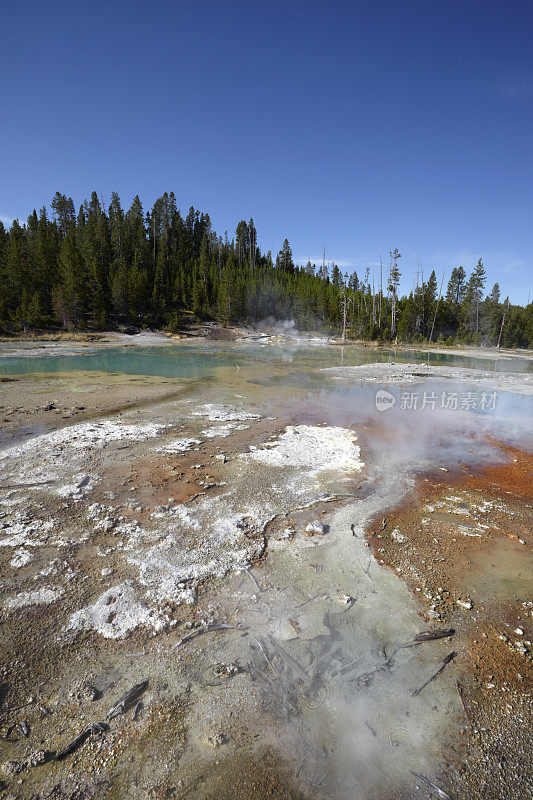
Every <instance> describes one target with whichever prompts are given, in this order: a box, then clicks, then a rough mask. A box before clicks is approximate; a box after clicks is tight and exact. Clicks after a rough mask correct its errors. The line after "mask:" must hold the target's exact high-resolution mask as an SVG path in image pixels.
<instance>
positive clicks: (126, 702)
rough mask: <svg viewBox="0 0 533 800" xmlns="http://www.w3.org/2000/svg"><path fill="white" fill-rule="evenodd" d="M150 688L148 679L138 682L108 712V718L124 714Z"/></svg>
mask: <svg viewBox="0 0 533 800" xmlns="http://www.w3.org/2000/svg"><path fill="white" fill-rule="evenodd" d="M147 688H148V681H147V680H144V681H141V683H136V684H135V686H133V687H132V688H131V689H130V690H129V691H128V692H126V694H123V695H122V697H121V698H120V700H118V701H117V702H116V703H115V705H114V706H113V708H110V709H109V711H108V712H107V719H113V717H118V716H119V714H124V712H125V711H127V710H128V709H129V708H131V707H132V705H133V704H134V703H135V702H136V701H137V700H138V699H139V697H140V695H141V694H142V693H143V692H145V691H146V689H147Z"/></svg>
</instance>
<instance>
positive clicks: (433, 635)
mask: <svg viewBox="0 0 533 800" xmlns="http://www.w3.org/2000/svg"><path fill="white" fill-rule="evenodd" d="M454 633H455V628H437V629H436V630H434V631H421V632H420V633H417V634H416V636H415V638H414V641H415V642H432V641H433V640H434V639H444V638H446V637H448V636H453V635H454Z"/></svg>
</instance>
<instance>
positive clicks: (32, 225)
mask: <svg viewBox="0 0 533 800" xmlns="http://www.w3.org/2000/svg"><path fill="white" fill-rule="evenodd" d="M51 208H52V215H51V216H50V215H49V214H48V213H47V211H46V209H44V208H43V209H41V211H40V212H39V213H37V212H36V211H33V212H32V214H30V216H29V218H28V220H27V222H26V224H25V225H20V223H19V222H18V220H15V221H14V222H13V224H12V225H11V228H10V229H9V231H7V230H6V229H5V227H4V226H3V225H2V223H1V222H0V286H1V290H0V333H16V332H18V331H21V330H23V331H31V330H32V329H37V328H57V327H58V326H62V327H65V328H76V327H85V328H87V327H89V328H104V327H106V326H116V325H124V324H127V325H134V326H138V327H141V326H152V327H166V328H167V329H169V330H175V329H177V328H179V326H180V324H181V321H182V320H183V319H184V318H187V319H190V318H191V312H193V314H194V315H195V316H196V318H198V319H217V320H219V321H221V322H223V323H235V322H256V321H259V320H261V319H264V318H265V317H277V318H278V319H285V318H292V319H294V320H295V322H296V324H297V326H298V327H299V328H301V329H312V328H315V329H316V328H318V329H320V330H322V331H325V332H331V333H339V332H340V331H341V330H342V327H343V324H344V316H345V315H346V320H345V321H346V331H347V335H348V336H350V337H353V338H374V339H378V340H380V341H387V340H388V341H390V340H391V339H398V340H399V341H415V342H416V341H425V340H427V339H428V337H429V336H430V332H431V328H432V325H433V319H435V328H434V332H433V341H441V342H442V341H446V342H447V343H452V342H453V341H454V340H458V339H459V340H460V341H462V342H465V343H472V344H474V343H486V344H491V345H494V344H496V343H497V341H498V336H499V333H500V328H501V323H502V319H504V311H505V312H506V315H505V319H504V327H503V331H502V338H501V344H502V346H504V347H533V306H532V305H529V306H528V307H527V308H520V307H519V306H510V307H509V308H508V309H507V303H506V302H503V303H502V302H500V299H501V298H500V288H499V286H498V285H497V284H496V285H495V286H494V287H493V289H492V292H491V294H490V295H489V296H488V297H486V298H485V299H483V293H484V287H485V270H484V267H483V263H482V261H481V259H480V260H479V262H478V264H477V266H476V267H475V268H474V270H473V272H472V274H471V277H470V278H469V280H468V281H467V279H466V273H465V271H464V269H463V268H462V267H455V268H454V269H453V270H452V273H451V277H450V280H449V283H448V286H447V291H446V295H445V297H442V298H440V299H439V298H438V286H437V277H436V274H435V271H433V272H432V273H431V275H430V277H429V279H428V280H427V282H426V283H424V282H422V284H421V285H418V286H417V288H416V289H415V290H414V291H413V292H412V293H411V294H410V295H409V296H408V297H398V285H399V279H400V271H399V268H398V261H399V259H400V258H401V255H400V253H399V252H398V249H394V250H392V251H391V252H390V259H391V260H390V267H389V278H388V281H387V283H386V287H385V292H384V293H383V294H382V295H381V294H380V293H379V291H378V289H377V287H374V289H375V295H374V297H373V286H372V283H371V281H370V277H369V269H368V268H367V269H366V271H365V277H364V280H362V279H360V278H359V277H358V275H357V272H353V274H352V275H351V276H350V277H349V279H348V275H343V274H342V272H341V271H340V269H339V268H338V267H337V266H336V265H335V264H333V265H332V266H331V268H330V269H328V268H327V267H326V266H323V267H320V268H319V269H317V267H316V266H315V265H314V264H311V263H310V262H308V263H307V265H306V266H305V267H300V266H298V265H295V263H294V260H293V255H292V251H291V247H290V245H289V242H288V240H287V239H285V241H284V243H283V246H282V248H281V250H280V252H279V253H278V255H277V257H276V261H275V264H274V262H273V258H272V253H271V252H270V251H268V253H266V254H263V253H262V252H261V250H260V248H259V247H258V242H257V231H256V228H255V224H254V221H253V219H250V221H249V222H245V221H244V220H241V221H240V222H239V224H238V225H237V229H236V231H235V238H234V239H233V240H232V241H230V240H229V239H228V235H227V233H226V234H225V236H224V237H221V236H217V234H216V233H215V232H214V231H213V230H212V227H211V220H210V218H209V215H208V214H202V213H200V212H199V211H198V210H196V209H195V208H193V207H191V208H190V209H189V211H188V213H187V215H186V217H183V216H182V215H181V213H180V211H179V210H178V208H177V204H176V198H175V196H174V194H173V193H172V192H171V193H170V194H167V193H166V192H165V194H164V195H163V196H162V197H160V198H158V199H157V200H156V202H155V203H154V206H153V208H152V209H151V210H150V211H149V212H148V213H146V214H145V212H144V210H143V207H142V204H141V201H140V199H139V197H138V196H137V197H135V198H134V200H133V202H132V204H131V207H130V208H129V209H128V210H127V211H126V212H124V210H123V209H122V206H121V203H120V198H119V196H118V194H116V193H115V192H113V194H112V195H111V202H110V204H109V207H108V208H106V207H105V205H104V201H103V200H102V199H101V198H99V197H98V195H97V194H96V192H93V193H92V194H91V197H90V199H89V200H88V201H87V200H86V201H85V202H84V203H83V204H82V206H81V207H80V209H79V211H78V213H77V214H76V211H75V208H74V203H73V202H72V199H71V198H70V197H66V195H64V194H61V193H60V192H56V194H55V195H54V197H53V199H52V203H51ZM330 273H331V274H330ZM437 301H438V303H437ZM437 306H438V307H437Z"/></svg>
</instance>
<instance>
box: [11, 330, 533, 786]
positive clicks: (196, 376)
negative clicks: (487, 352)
mask: <svg viewBox="0 0 533 800" xmlns="http://www.w3.org/2000/svg"><path fill="white" fill-rule="evenodd" d="M19 349H23V350H24V352H23V353H19V352H17V347H13V346H4V347H3V352H2V354H1V355H2V356H3V357H1V358H0V375H1V376H4V378H5V379H7V380H5V381H4V382H2V383H1V384H0V397H1V400H0V418H2V419H3V427H2V437H1V439H0V448H1V449H0V474H1V482H0V558H1V559H2V587H1V598H0V603H1V609H2V611H1V623H2V628H3V636H2V650H3V663H4V665H5V668H4V675H3V678H2V680H3V686H4V689H3V692H4V701H3V706H4V707H5V708H6V709H7V711H4V716H5V719H4V720H3V724H4V725H5V726H6V729H7V727H9V725H13V726H14V727H13V729H12V731H11V732H10V733H9V735H7V736H5V737H4V740H3V742H2V749H3V768H2V769H3V780H4V781H5V783H6V785H7V786H8V787H9V788H11V787H16V792H17V793H18V796H20V797H32V796H34V795H35V793H36V792H42V793H43V796H51V797H54V796H57V797H66V796H71V795H72V793H73V792H74V791H83V792H84V794H83V795H82V796H84V797H93V796H94V797H110V798H111V797H115V796H120V797H124V796H127V797H133V798H136V797H139V798H144V797H147V796H153V797H159V796H162V797H174V796H175V797H188V798H208V797H220V798H222V797H236V798H240V797H242V798H244V797H251V796H254V797H263V796H264V797H272V796H274V797H284V798H285V797H286V798H289V797H302V798H307V797H324V798H326V797H327V798H339V799H340V800H344V799H345V798H346V800H347V799H348V798H361V800H363V799H364V800H367V799H368V800H369V799H370V798H393V797H394V798H404V797H405V798H407V797H409V798H412V797H427V796H428V795H429V796H431V794H432V793H433V796H435V792H436V791H437V790H436V789H435V788H432V784H433V785H434V786H437V787H439V789H440V791H441V792H443V793H444V794H443V795H441V796H444V795H445V794H449V795H450V796H452V795H453V796H454V797H459V796H464V797H477V796H479V797H480V796H482V794H480V792H483V791H484V792H485V794H484V796H487V797H490V796H494V797H496V796H498V794H496V792H498V791H500V787H499V785H498V780H499V778H498V777H497V776H496V777H494V776H492V773H490V774H489V775H488V777H487V774H486V773H487V769H486V768H485V767H484V768H483V769H484V770H485V772H483V777H481V773H480V771H479V770H480V767H479V766H476V763H477V762H476V763H475V759H473V756H472V753H473V752H474V750H473V748H474V744H472V741H473V740H471V737H472V736H473V730H474V726H473V725H472V719H471V718H469V716H468V713H469V711H468V708H467V705H468V702H466V706H465V697H466V698H467V701H468V691H470V683H469V678H468V674H469V673H468V670H469V666H468V664H469V658H470V655H469V654H470V649H469V648H470V647H471V642H472V641H474V640H473V635H474V634H473V633H472V630H473V628H472V626H473V625H477V626H481V625H482V624H483V625H484V624H485V617H484V616H483V615H484V609H485V606H486V605H487V604H488V602H489V596H490V589H489V588H488V586H490V584H491V580H492V578H491V573H490V570H491V566H490V564H489V561H490V556H488V555H486V553H487V552H491V551H490V547H492V545H493V541H492V539H491V537H493V536H494V537H498V536H499V535H500V533H501V535H502V536H503V535H506V533H508V532H509V531H506V530H504V528H505V525H504V523H503V522H502V520H505V519H506V518H507V519H510V518H511V516H512V518H513V525H515V526H516V530H517V531H518V532H517V533H516V535H515V534H514V533H513V536H514V538H513V539H512V540H511V539H509V540H507V539H506V542H505V548H506V550H505V552H506V558H507V559H509V564H510V566H509V570H510V574H511V573H512V575H513V579H514V580H515V584H513V585H514V587H515V595H516V597H515V599H513V600H512V602H513V603H516V604H517V605H516V608H522V607H523V608H525V609H526V611H527V606H526V605H524V604H527V603H528V602H530V600H531V598H528V597H527V596H526V591H527V581H524V579H523V578H522V577H520V576H519V577H518V578H517V577H516V574H515V572H516V570H517V569H518V570H520V568H523V567H520V564H522V565H524V564H525V563H526V561H527V559H529V558H530V541H529V539H528V535H529V530H528V524H529V523H530V519H529V517H527V512H526V511H525V510H524V508H523V502H522V500H520V498H518V499H517V497H515V496H514V495H513V493H512V492H510V491H508V490H506V491H507V494H509V495H510V496H509V497H508V498H506V497H504V496H503V494H502V492H503V489H502V490H501V492H500V494H499V495H498V499H495V495H494V496H493V494H490V496H489V494H483V492H488V491H489V490H490V491H491V492H493V493H494V492H495V491H496V489H494V484H495V481H496V479H495V478H491V480H492V481H493V483H492V484H491V485H490V486H489V485H488V484H487V480H486V479H485V478H484V479H483V480H484V481H485V483H482V482H480V481H481V479H479V481H478V482H477V483H476V482H475V481H476V480H477V477H476V476H477V475H478V473H481V472H482V471H483V470H486V469H493V470H497V469H501V470H505V469H506V468H507V465H508V464H510V463H511V464H514V463H517V464H518V463H520V464H521V461H520V459H521V458H522V456H520V455H519V452H518V451H520V453H523V452H527V451H528V448H530V446H531V439H530V437H531V412H532V407H533V400H532V393H533V389H532V381H531V377H530V373H531V361H530V360H528V359H524V358H512V357H510V358H505V359H501V358H494V359H490V358H486V357H483V358H477V357H467V356H464V355H461V356H453V355H449V354H431V355H429V356H428V354H427V353H422V352H420V353H416V352H413V351H410V352H405V351H393V350H384V349H381V348H379V349H373V348H362V347H361V348H357V347H354V346H350V347H340V346H329V347H328V346H324V344H322V343H314V344H313V343H301V342H291V343H287V342H281V343H280V342H279V341H276V342H274V341H266V342H265V341H261V342H237V343H235V344H233V343H232V344H228V343H223V344H222V343H209V342H203V341H202V342H194V343H191V342H183V343H173V344H172V345H168V346H165V347H160V346H158V347H136V346H133V347H127V348H124V347H122V348H118V347H99V346H98V345H95V346H94V347H93V346H92V345H91V346H90V347H88V348H87V349H86V350H83V348H80V349H77V348H76V347H75V346H73V345H71V346H69V347H65V346H63V345H58V346H57V349H56V348H55V347H53V348H52V347H50V348H49V352H46V353H42V352H40V353H39V355H36V354H35V351H34V350H32V348H31V347H28V346H27V345H24V347H23V348H22V347H21V348H19ZM378 392H382V393H383V392H385V393H386V395H387V396H388V400H387V406H386V410H383V408H384V407H383V406H379V403H377V401H376V397H377V394H378ZM506 448H507V449H506ZM512 448H515V449H516V451H517V454H518V455H517V454H515V453H514V450H513V454H512V455H510V452H511V450H510V449H512ZM513 458H514V461H513ZM483 475H484V473H483ZM466 476H469V477H466ZM485 484H487V486H486V485H485ZM421 487H422V488H421ZM487 487H488V488H487ZM491 487H492V488H491ZM498 491H500V490H498ZM421 492H425V493H426V494H424V496H422V495H421V494H420V493H421ZM406 504H407V505H406ZM406 508H408V510H409V513H411V514H412V513H414V512H413V509H414V508H416V510H417V511H418V510H420V518H417V520H416V523H415V522H413V520H412V519H411V518H409V521H408V522H407V521H405V525H404V519H405V520H407V517H405V516H401V515H402V514H405V513H406V511H405V509H406ZM391 515H396V516H398V519H399V520H400V521H399V522H395V523H394V524H391V521H390V520H391ZM510 515H511V516H510ZM395 518H396V517H395ZM523 530H525V531H526V532H525V533H524V532H521V531H523ZM513 531H514V528H513ZM422 534H427V537H428V538H427V541H425V543H424V545H422V544H420V545H419V546H418V550H417V553H416V554H415V552H414V550H412V549H411V550H410V549H409V548H413V547H414V545H413V542H414V537H415V535H416V536H421V535H422ZM446 536H449V537H450V539H449V541H448V540H447V539H446V540H445V537H446ZM524 537H525V538H524ZM444 541H446V542H447V543H446V548H447V549H446V548H445V549H444V550H442V552H441V550H440V549H439V548H440V547H441V545H442V543H443V542H444ZM494 541H495V542H496V539H495V540H494ZM498 541H499V540H498ZM427 542H429V546H428V543H427ZM458 547H459V548H460V549H459V550H458V551H457V552H458V555H457V560H456V564H455V566H456V567H457V569H456V570H455V571H454V563H453V562H454V558H455V557H454V556H451V557H450V554H451V553H452V551H453V552H455V550H454V548H458ZM423 548H425V549H423ZM468 548H477V550H476V559H477V562H476V563H479V564H482V565H483V566H482V567H480V568H479V569H480V570H481V572H482V574H483V579H476V581H472V585H471V588H470V589H469V591H468V586H469V584H468V582H465V581H466V579H465V578H464V576H463V577H462V578H461V579H460V577H459V576H458V574H456V572H457V570H458V569H459V566H460V565H461V568H463V567H464V563H467V562H468V559H469V558H470V549H468ZM437 551H438V552H437ZM420 553H422V556H423V558H422V561H421V562H420V563H419V562H418V561H416V559H417V558H419V556H420ZM395 559H396V560H395ZM402 559H403V560H402ZM447 559H448V560H449V561H450V562H452V563H451V564H449V565H448V566H447V569H448V572H447V573H444V574H445V575H446V578H447V580H448V585H447V586H444V587H439V586H433V584H432V580H437V577H438V576H439V579H441V580H444V579H443V578H440V576H441V575H442V574H443V573H442V569H443V564H447ZM461 559H463V561H461ZM415 561H416V568H415ZM400 564H401V566H399V565H400ZM517 564H518V566H517ZM439 570H440V571H439ZM463 571H464V570H463ZM520 575H521V573H520ZM461 580H462V581H463V582H462V583H461ZM498 581H499V583H498V585H500V584H501V581H502V576H501V575H499V576H498ZM480 587H481V588H480ZM517 587H518V588H517ZM476 592H478V594H476ZM516 593H518V594H516ZM507 601H508V602H509V603H511V598H510V595H509V597H508V598H506V602H507ZM502 602H503V600H502ZM509 608H511V607H509ZM509 608H507V607H506V609H507V610H506V612H505V613H504V612H503V611H498V615H499V616H498V617H497V618H498V620H499V623H498V624H499V625H500V627H499V628H498V630H497V631H496V629H495V632H494V636H501V635H505V636H507V639H508V640H509V642H510V643H509V648H508V649H509V653H510V654H509V658H511V657H512V659H517V663H518V667H517V672H518V669H520V673H519V674H520V675H522V674H523V675H526V673H527V671H528V669H529V666H528V664H529V661H528V653H529V647H528V646H527V645H526V644H523V645H522V648H524V649H525V652H522V650H521V648H519V647H518V646H516V647H515V645H514V644H513V637H512V636H511V637H510V639H509V636H508V635H507V633H509V632H507V633H506V632H505V631H506V630H507V629H504V626H505V625H508V626H509V625H510V624H511V623H510V622H508V621H506V620H510V619H511V616H512V614H515V606H514V605H513V606H512V608H511V610H509ZM516 613H518V612H516ZM491 614H492V615H493V616H494V614H495V612H494V608H493V607H491ZM506 615H507V616H506ZM510 615H511V616H510ZM526 616H527V615H526ZM513 619H514V617H513ZM518 619H520V620H521V619H522V617H520V618H518ZM500 623H501V624H500ZM513 624H515V625H518V624H520V625H521V626H522V628H523V633H522V634H520V642H522V639H523V640H524V641H526V640H527V636H528V635H530V633H529V629H528V627H527V626H528V625H529V624H530V623H529V621H528V622H527V623H525V622H523V621H522V622H520V623H518V622H514V623H513ZM452 628H453V629H454V631H455V632H454V634H450V635H448V636H446V637H442V638H437V639H430V640H429V641H425V642H424V641H423V642H419V641H417V640H416V638H415V637H416V636H417V634H420V633H422V632H427V631H431V630H440V629H452ZM522 628H521V629H522ZM476 630H477V628H476ZM480 630H481V628H480ZM483 630H484V629H483ZM501 631H503V633H501ZM475 635H476V636H477V635H478V634H475ZM491 635H492V634H491ZM479 636H480V637H481V636H482V633H479ZM486 636H487V637H488V636H489V634H488V633H487V634H486ZM517 636H518V634H517V635H516V636H515V637H514V638H517ZM476 641H477V640H476ZM498 641H499V642H504V640H503V639H501V638H500V639H499V640H498ZM487 642H489V638H487ZM513 648H514V649H513ZM511 651H512V652H511ZM515 651H516V652H515ZM452 654H453V656H452ZM14 658H15V661H13V659H14ZM520 659H522V660H523V662H524V663H522V661H520ZM13 664H14V666H13ZM513 665H514V661H513ZM441 667H442V669H441ZM513 668H514V667H513ZM439 670H440V671H439ZM523 675H522V679H523ZM465 676H466V677H465ZM493 680H496V679H491V680H490V681H489V680H488V678H487V680H486V681H485V686H486V685H487V684H490V683H491V682H492V681H493ZM143 681H148V684H147V685H146V686H145V687H144V688H143V689H142V690H141V691H140V693H139V697H136V698H135V702H134V704H133V705H132V706H131V707H130V708H126V709H125V711H124V713H119V714H117V716H113V718H112V719H110V720H109V721H106V714H107V711H108V709H109V708H111V707H112V706H113V704H114V703H116V701H117V700H118V699H119V698H120V696H121V695H123V693H124V692H126V691H127V690H129V689H131V688H132V687H133V686H137V685H139V684H141V682H143ZM458 686H459V688H460V691H459V690H458ZM472 691H473V689H472ZM465 693H466V694H465ZM28 698H31V701H30V700H29V699H28ZM478 699H479V698H478ZM507 699H508V700H509V701H511V695H510V694H509V697H508V698H507ZM513 702H514V701H513ZM516 702H518V700H517V701H516ZM126 705H127V704H126ZM19 706H20V708H19ZM484 707H485V706H484ZM487 707H488V706H487ZM502 708H504V707H502ZM10 709H11V710H10ZM13 709H15V710H13ZM0 711H2V707H1V706H0ZM497 712H498V708H496V710H495V711H494V714H496V713H497ZM472 713H473V712H472ZM521 713H522V712H521ZM524 713H525V712H524ZM99 722H103V723H104V725H103V727H102V728H98V729H95V730H92V729H91V731H90V732H89V733H88V735H87V737H86V739H85V740H84V741H83V742H82V743H81V744H79V745H77V746H76V747H75V748H74V749H73V750H72V752H71V753H68V755H67V756H65V758H62V759H60V760H57V759H56V755H57V753H58V752H61V750H62V749H64V748H65V747H66V746H67V745H69V743H70V742H72V741H74V740H75V738H76V737H77V736H78V735H79V734H80V732H81V731H83V730H85V729H87V726H90V725H91V724H94V723H99ZM485 724H486V725H487V726H488V727H487V728H486V730H489V731H490V730H491V729H490V725H489V723H485ZM21 725H23V728H21V727H20V726H21ZM24 725H27V726H28V729H29V731H30V733H29V735H27V736H26V735H25V734H24V735H20V733H19V734H17V731H21V730H23V729H25V728H24ZM17 726H18V727H17ZM495 726H496V722H493V728H494V729H495V730H496V727H495ZM487 735H488V734H487ZM513 735H514V734H508V736H509V737H511V738H512V736H513ZM476 741H477V740H476ZM517 741H518V745H517V747H519V746H520V747H523V743H522V742H521V740H520V732H519V733H518V734H517ZM475 746H476V747H478V746H480V745H478V744H476V745H475ZM484 746H486V747H488V745H484ZM506 747H512V742H507V744H506ZM482 749H483V747H482ZM476 752H477V751H476ZM517 752H518V751H517ZM495 769H496V767H495ZM476 770H477V771H476ZM500 771H501V770H500ZM427 781H429V783H427ZM482 784H483V786H482ZM57 787H59V788H57ZM80 787H81V788H80ZM483 787H484V788H483ZM13 790H14V788H12V791H13ZM519 790H520V787H519V788H518V790H517V791H516V792H515V795H514V796H517V797H518V796H520V795H519ZM492 791H494V792H495V794H491V792H492ZM47 792H50V794H49V795H47ZM54 792H55V793H56V794H54ZM61 793H62V794H61ZM69 793H70V794H69ZM461 793H462V794H461ZM524 796H525V795H524Z"/></svg>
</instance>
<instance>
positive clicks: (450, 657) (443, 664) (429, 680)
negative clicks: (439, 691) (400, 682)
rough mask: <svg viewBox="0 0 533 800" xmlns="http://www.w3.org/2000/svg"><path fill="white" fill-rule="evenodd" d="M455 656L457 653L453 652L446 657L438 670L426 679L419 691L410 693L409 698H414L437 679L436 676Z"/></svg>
mask: <svg viewBox="0 0 533 800" xmlns="http://www.w3.org/2000/svg"><path fill="white" fill-rule="evenodd" d="M456 655H457V653H455V652H452V653H450V654H449V655H447V656H446V658H445V659H444V661H443V662H442V664H441V665H440V667H439V668H438V670H437V671H436V672H435V673H433V675H432V676H431V677H430V678H428V680H427V681H426V682H425V683H423V684H422V686H421V687H420V688H419V689H415V690H414V691H413V692H411V697H416V696H417V695H419V694H420V692H421V691H422V689H425V688H426V686H427V685H428V684H430V683H431V681H432V680H434V679H435V678H436V677H437V675H440V673H441V672H442V670H443V669H444V667H445V666H446V664H449V663H450V661H452V660H453V659H454V658H455V656H456Z"/></svg>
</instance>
